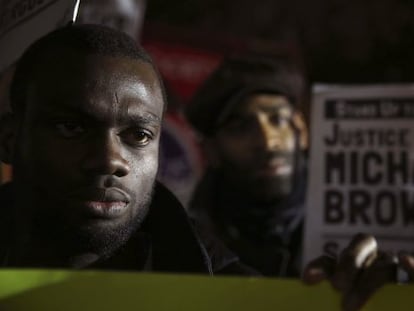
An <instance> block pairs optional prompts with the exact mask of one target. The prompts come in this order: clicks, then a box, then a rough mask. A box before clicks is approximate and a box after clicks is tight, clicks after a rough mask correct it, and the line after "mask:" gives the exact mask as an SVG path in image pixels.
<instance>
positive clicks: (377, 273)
mask: <svg viewBox="0 0 414 311" xmlns="http://www.w3.org/2000/svg"><path fill="white" fill-rule="evenodd" d="M396 269H397V265H396V263H395V260H394V256H392V255H391V254H386V253H382V252H381V253H379V254H378V255H377V257H376V259H375V260H374V261H372V262H371V264H370V265H369V266H366V267H363V268H362V269H361V270H360V271H359V273H358V276H357V278H356V279H355V280H354V282H353V284H352V287H351V288H349V289H348V291H347V292H346V293H345V294H344V296H343V300H342V307H343V310H346V311H353V310H359V309H360V308H361V307H362V305H364V304H365V303H366V302H367V301H368V299H369V298H370V297H371V296H372V295H373V294H374V293H375V292H376V291H377V290H378V289H379V288H381V287H382V286H383V285H385V284H387V283H389V282H392V281H394V279H395V273H396Z"/></svg>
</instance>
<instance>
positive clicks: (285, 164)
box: [257, 158, 293, 176]
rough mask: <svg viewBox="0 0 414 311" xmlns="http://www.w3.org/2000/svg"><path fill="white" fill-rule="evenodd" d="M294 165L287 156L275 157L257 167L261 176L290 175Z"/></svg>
mask: <svg viewBox="0 0 414 311" xmlns="http://www.w3.org/2000/svg"><path fill="white" fill-rule="evenodd" d="M292 171H293V165H292V163H290V161H287V159H286V158H273V159H270V160H269V161H266V162H265V163H263V164H262V165H260V166H259V167H258V169H257V174H258V175H259V176H289V175H291V174H292Z"/></svg>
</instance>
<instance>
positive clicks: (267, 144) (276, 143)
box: [257, 116, 283, 150]
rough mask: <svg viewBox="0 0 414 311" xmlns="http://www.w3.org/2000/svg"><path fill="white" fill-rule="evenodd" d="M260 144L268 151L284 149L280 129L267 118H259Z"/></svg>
mask: <svg viewBox="0 0 414 311" xmlns="http://www.w3.org/2000/svg"><path fill="white" fill-rule="evenodd" d="M258 132H259V133H258V134H259V139H258V140H257V141H258V144H259V145H260V146H261V148H263V149H266V150H278V149H281V148H283V139H282V137H281V133H280V129H278V127H277V126H276V125H275V124H273V123H272V122H271V120H269V119H268V118H267V117H266V116H259V118H258Z"/></svg>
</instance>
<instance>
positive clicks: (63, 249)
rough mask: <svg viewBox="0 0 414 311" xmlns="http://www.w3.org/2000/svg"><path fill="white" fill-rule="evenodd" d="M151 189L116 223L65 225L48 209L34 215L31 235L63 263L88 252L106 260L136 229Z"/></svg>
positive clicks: (150, 196) (61, 216) (149, 200)
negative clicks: (132, 211) (52, 249)
mask: <svg viewBox="0 0 414 311" xmlns="http://www.w3.org/2000/svg"><path fill="white" fill-rule="evenodd" d="M153 188H154V187H153V186H152V187H151V188H150V190H149V191H148V192H147V193H146V194H144V195H143V196H142V197H141V198H140V200H139V202H137V203H136V204H137V206H135V207H134V213H132V214H131V216H130V217H128V218H127V219H124V220H122V221H119V223H115V224H108V226H104V225H103V224H100V225H99V226H97V225H96V224H94V223H93V222H90V223H84V224H80V225H79V224H73V223H70V224H68V223H67V221H65V219H64V218H65V216H64V215H62V214H57V213H56V212H54V211H52V210H50V209H49V210H43V211H42V212H40V213H36V214H35V215H34V217H33V227H32V235H33V236H35V237H36V238H38V239H41V240H44V241H46V243H47V244H49V245H50V244H51V246H52V247H55V248H56V250H57V252H56V253H57V254H59V255H58V256H59V257H61V258H62V260H64V261H66V260H68V261H69V262H70V260H71V257H75V256H78V255H81V254H88V253H89V254H91V253H92V254H96V255H98V257H99V260H105V259H108V258H109V257H111V256H112V255H113V254H114V253H115V252H116V251H117V250H118V249H120V248H121V247H122V246H123V245H124V244H125V243H126V242H127V241H128V240H129V239H130V237H131V236H132V235H133V234H134V233H135V232H136V231H137V230H138V229H139V228H140V226H141V224H142V222H143V221H144V219H145V217H146V215H147V213H148V210H149V206H150V203H151V199H152V194H153ZM51 220H52V221H51Z"/></svg>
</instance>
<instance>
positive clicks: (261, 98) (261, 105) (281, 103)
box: [236, 93, 293, 114]
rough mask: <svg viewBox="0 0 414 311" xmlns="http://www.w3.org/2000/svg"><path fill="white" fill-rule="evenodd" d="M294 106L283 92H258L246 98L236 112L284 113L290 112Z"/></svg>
mask: <svg viewBox="0 0 414 311" xmlns="http://www.w3.org/2000/svg"><path fill="white" fill-rule="evenodd" d="M292 110H293V106H292V104H291V102H290V100H289V98H288V97H286V96H285V95H281V94H271V93H256V94H251V95H249V96H247V97H246V98H245V100H244V101H243V103H242V104H241V105H239V107H238V109H237V112H236V114H251V113H256V112H259V111H264V112H267V111H268V112H273V113H278V112H280V113H282V112H290V111H292Z"/></svg>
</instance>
